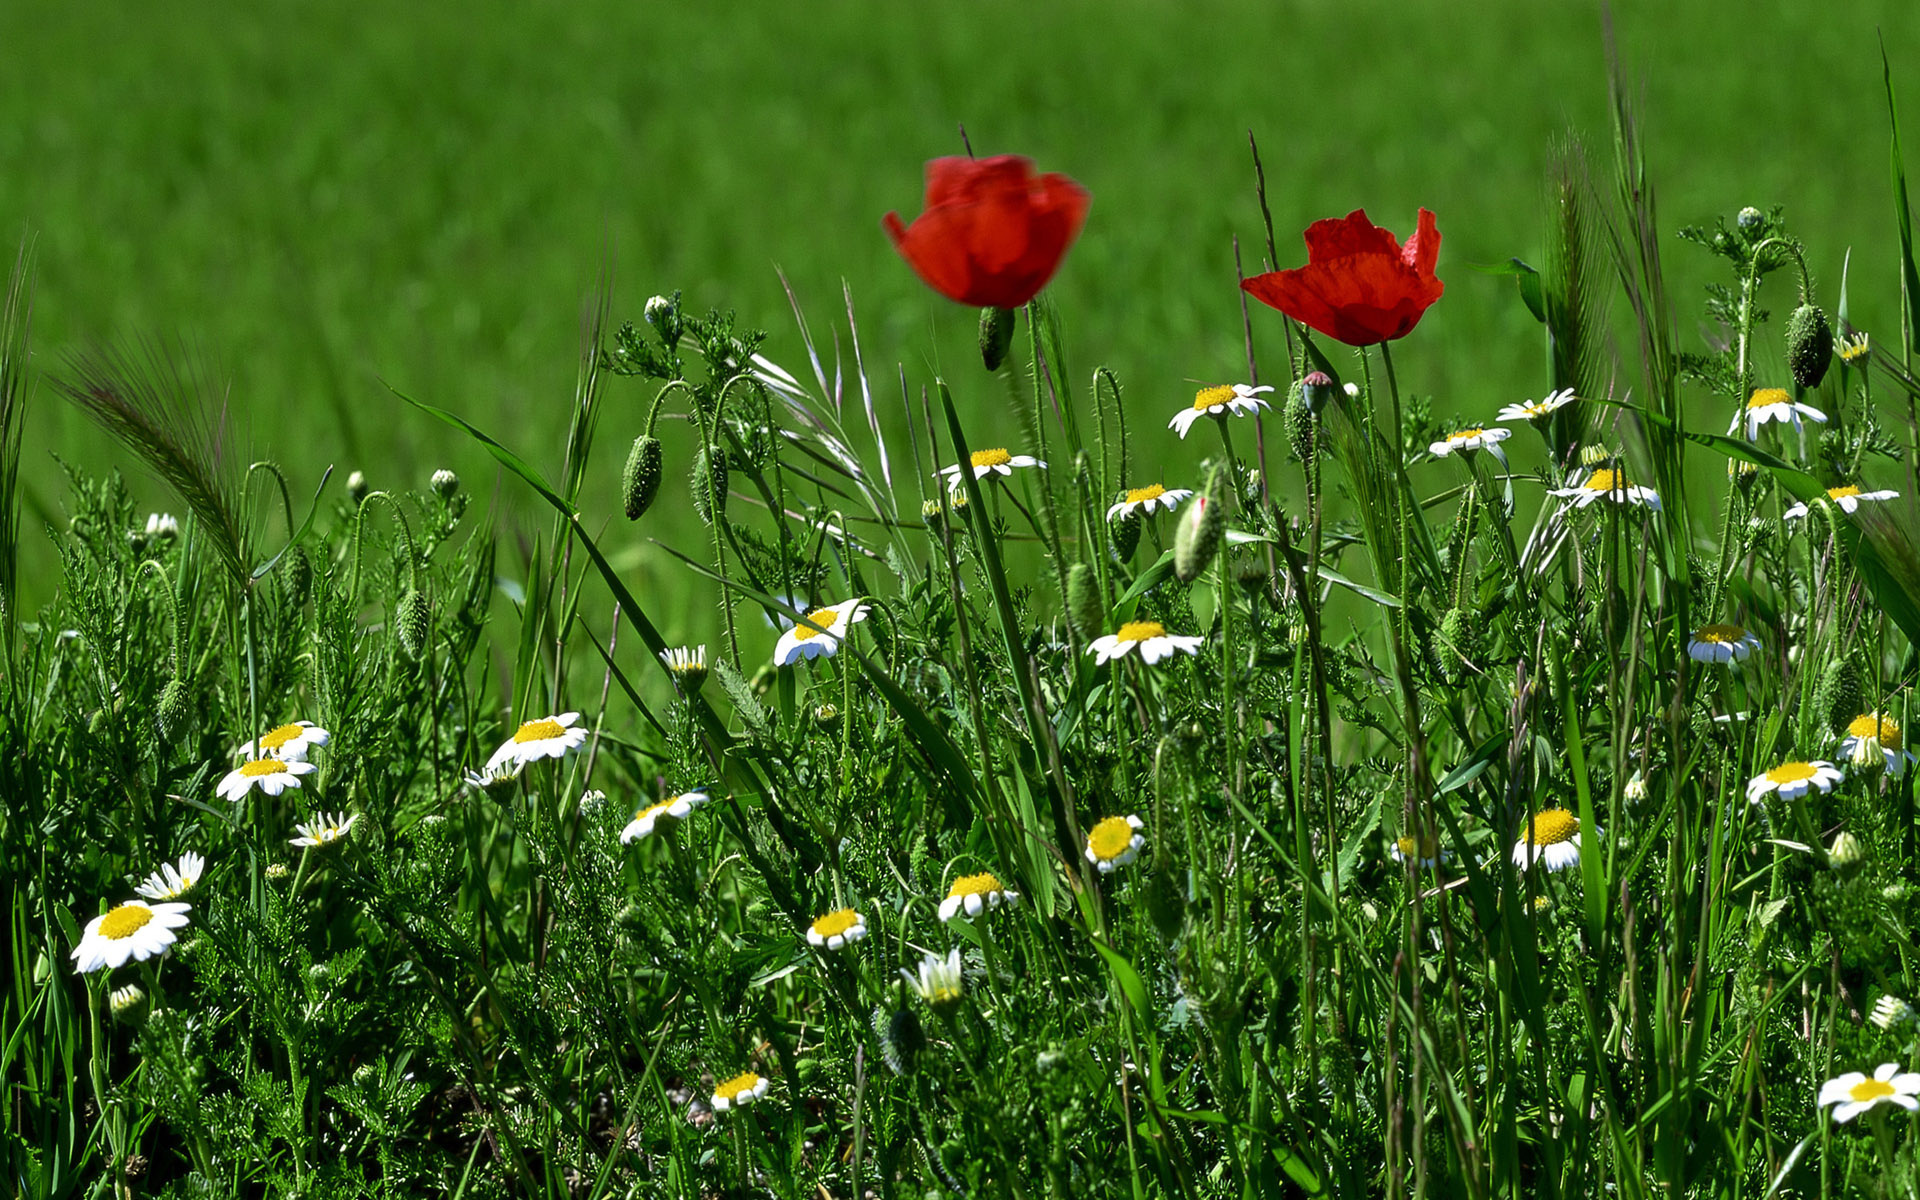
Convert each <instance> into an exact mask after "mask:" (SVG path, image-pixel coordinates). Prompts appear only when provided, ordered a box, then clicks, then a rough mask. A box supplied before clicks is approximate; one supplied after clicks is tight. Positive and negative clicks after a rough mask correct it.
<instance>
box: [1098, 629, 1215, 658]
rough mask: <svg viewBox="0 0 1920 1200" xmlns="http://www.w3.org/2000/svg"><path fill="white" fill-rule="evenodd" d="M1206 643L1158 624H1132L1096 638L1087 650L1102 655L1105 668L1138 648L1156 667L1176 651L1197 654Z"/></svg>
mask: <svg viewBox="0 0 1920 1200" xmlns="http://www.w3.org/2000/svg"><path fill="white" fill-rule="evenodd" d="M1204 641H1206V639H1205V638H1202V637H1195V636H1192V635H1184V634H1173V633H1168V632H1167V630H1166V626H1164V625H1162V624H1160V622H1158V621H1128V622H1127V623H1126V624H1125V625H1122V626H1121V627H1120V629H1119V631H1118V632H1117V633H1109V634H1107V635H1106V636H1105V637H1097V638H1095V639H1093V644H1092V645H1090V646H1088V647H1087V653H1089V654H1095V655H1098V656H1099V658H1098V659H1097V660H1096V662H1097V664H1098V665H1100V666H1105V665H1106V664H1108V663H1110V662H1112V661H1113V660H1114V659H1116V658H1121V657H1124V656H1125V655H1126V654H1127V653H1128V652H1129V651H1131V650H1133V649H1134V648H1135V647H1136V646H1137V647H1139V649H1140V658H1141V661H1143V662H1145V663H1146V664H1147V665H1148V666H1152V665H1153V664H1155V663H1157V662H1159V661H1160V660H1161V659H1163V658H1166V657H1168V656H1170V655H1172V654H1173V653H1174V652H1175V651H1178V652H1179V653H1181V654H1197V653H1199V650H1200V644H1201V643H1202V642H1204Z"/></svg>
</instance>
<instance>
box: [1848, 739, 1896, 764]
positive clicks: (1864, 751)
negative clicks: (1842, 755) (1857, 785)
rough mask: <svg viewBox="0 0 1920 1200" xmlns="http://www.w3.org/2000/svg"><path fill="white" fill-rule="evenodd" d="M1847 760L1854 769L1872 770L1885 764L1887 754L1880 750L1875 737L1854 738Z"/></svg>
mask: <svg viewBox="0 0 1920 1200" xmlns="http://www.w3.org/2000/svg"><path fill="white" fill-rule="evenodd" d="M1847 761H1848V764H1849V765H1851V766H1852V767H1853V769H1854V770H1856V771H1874V770H1877V769H1879V768H1881V767H1884V766H1886V765H1887V756H1886V755H1885V754H1883V753H1882V752H1881V750H1880V743H1879V741H1878V740H1877V739H1875V738H1870V737H1866V738H1856V739H1854V743H1853V753H1852V754H1850V755H1848V756H1847Z"/></svg>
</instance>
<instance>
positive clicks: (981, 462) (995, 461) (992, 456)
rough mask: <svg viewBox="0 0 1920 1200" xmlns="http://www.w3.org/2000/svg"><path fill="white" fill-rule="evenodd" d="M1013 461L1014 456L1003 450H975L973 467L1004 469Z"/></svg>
mask: <svg viewBox="0 0 1920 1200" xmlns="http://www.w3.org/2000/svg"><path fill="white" fill-rule="evenodd" d="M1012 461H1013V455H1011V454H1008V453H1007V452H1006V451H1005V450H1003V449H998V448H996V449H993V450H975V451H974V452H973V465H974V466H975V467H1004V466H1006V465H1007V464H1008V463H1010V462H1012Z"/></svg>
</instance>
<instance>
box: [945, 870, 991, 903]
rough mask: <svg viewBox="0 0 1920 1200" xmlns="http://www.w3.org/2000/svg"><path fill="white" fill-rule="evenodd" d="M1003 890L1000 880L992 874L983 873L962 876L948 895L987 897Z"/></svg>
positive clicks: (954, 882)
mask: <svg viewBox="0 0 1920 1200" xmlns="http://www.w3.org/2000/svg"><path fill="white" fill-rule="evenodd" d="M1002 890H1003V889H1002V888H1001V886H1000V880H999V879H997V878H995V877H994V876H993V875H992V874H991V873H990V872H986V871H982V872H981V873H980V874H978V875H962V876H961V877H960V878H958V879H956V880H954V881H953V888H952V889H951V890H950V891H948V892H947V895H948V896H963V897H964V896H986V895H990V894H992V893H994V892H998V891H1002Z"/></svg>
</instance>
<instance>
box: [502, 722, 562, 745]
mask: <svg viewBox="0 0 1920 1200" xmlns="http://www.w3.org/2000/svg"><path fill="white" fill-rule="evenodd" d="M565 732H566V730H565V729H564V728H563V727H562V726H561V724H560V722H558V721H556V720H554V719H553V718H552V717H548V718H547V719H546V720H544V721H528V722H527V723H526V724H525V725H522V726H521V727H520V728H518V729H516V730H514V731H513V740H514V741H515V742H516V743H525V742H544V741H546V740H547V739H548V738H557V737H559V736H560V735H562V734H564V733H565Z"/></svg>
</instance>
